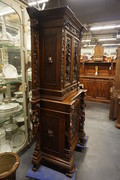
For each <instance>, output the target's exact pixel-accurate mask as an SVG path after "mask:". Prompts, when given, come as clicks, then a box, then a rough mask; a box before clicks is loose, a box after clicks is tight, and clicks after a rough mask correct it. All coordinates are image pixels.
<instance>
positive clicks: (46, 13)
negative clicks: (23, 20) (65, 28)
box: [27, 6, 85, 30]
mask: <svg viewBox="0 0 120 180" xmlns="http://www.w3.org/2000/svg"><path fill="white" fill-rule="evenodd" d="M27 11H28V14H29V16H30V18H31V20H32V19H33V20H34V19H36V20H38V21H39V23H40V22H41V23H43V22H44V20H48V21H49V20H51V19H52V20H55V19H61V20H62V19H67V20H69V21H70V22H72V23H73V24H74V25H75V26H76V27H77V28H78V29H79V30H83V29H84V28H85V27H84V26H83V25H82V24H81V22H80V21H79V20H78V19H77V18H76V16H75V14H74V13H73V12H72V10H71V9H70V8H69V7H68V6H65V7H59V8H51V9H46V10H43V11H41V10H38V9H36V8H35V7H27ZM61 25H62V24H61Z"/></svg>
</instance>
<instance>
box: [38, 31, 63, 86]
mask: <svg viewBox="0 0 120 180" xmlns="http://www.w3.org/2000/svg"><path fill="white" fill-rule="evenodd" d="M60 38H61V37H60V29H59V28H50V29H49V28H48V29H44V32H43V33H42V32H41V35H40V51H41V52H40V63H41V64H40V65H41V67H40V68H41V70H40V76H41V77H40V78H41V87H43V88H47V89H59V86H60V78H61V76H60V74H59V73H60V68H61V66H60V53H61V51H60V42H61V41H60Z"/></svg>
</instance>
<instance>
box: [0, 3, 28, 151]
mask: <svg viewBox="0 0 120 180" xmlns="http://www.w3.org/2000/svg"><path fill="white" fill-rule="evenodd" d="M27 23H28V19H27V12H26V7H25V6H24V5H23V4H22V3H20V2H19V1H18V2H17V1H13V0H11V1H10V2H9V1H8V0H5V1H1V2H0V153H1V152H6V151H13V152H19V151H21V150H22V149H23V148H24V147H26V145H28V144H29V143H30V141H31V135H30V132H31V123H30V115H29V107H30V103H29V97H30V94H31V93H30V92H29V89H30V88H29V84H30V83H29V80H30V79H31V71H30V68H29V66H28V58H27V45H26V44H27V43H26V37H27ZM28 68H29V69H28ZM28 75H29V76H28ZM28 77H29V78H28Z"/></svg>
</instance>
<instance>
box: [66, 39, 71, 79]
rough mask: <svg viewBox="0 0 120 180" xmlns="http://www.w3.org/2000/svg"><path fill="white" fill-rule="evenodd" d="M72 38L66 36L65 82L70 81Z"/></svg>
mask: <svg viewBox="0 0 120 180" xmlns="http://www.w3.org/2000/svg"><path fill="white" fill-rule="evenodd" d="M71 46H72V39H71V38H70V37H67V40H66V73H65V76H66V83H69V82H70V73H71V49H72V47H71Z"/></svg>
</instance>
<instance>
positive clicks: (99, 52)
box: [93, 45, 104, 61]
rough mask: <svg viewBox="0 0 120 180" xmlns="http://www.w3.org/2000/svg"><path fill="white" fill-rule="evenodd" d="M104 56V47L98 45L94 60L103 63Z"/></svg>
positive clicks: (95, 49)
mask: <svg viewBox="0 0 120 180" xmlns="http://www.w3.org/2000/svg"><path fill="white" fill-rule="evenodd" d="M103 55H104V47H103V46H101V45H96V46H95V48H94V55H93V60H94V61H103Z"/></svg>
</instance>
